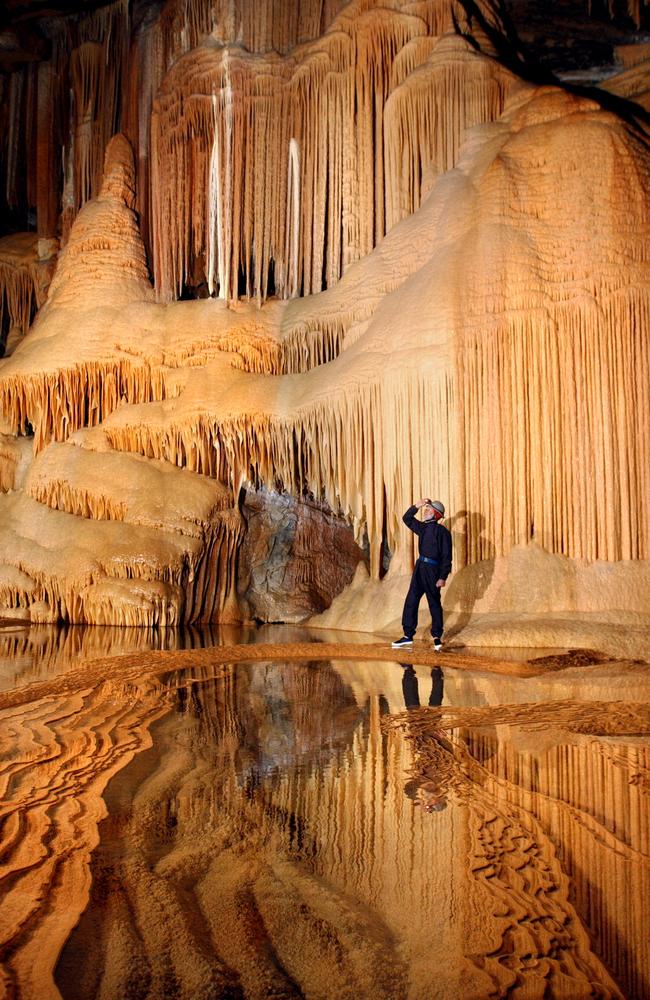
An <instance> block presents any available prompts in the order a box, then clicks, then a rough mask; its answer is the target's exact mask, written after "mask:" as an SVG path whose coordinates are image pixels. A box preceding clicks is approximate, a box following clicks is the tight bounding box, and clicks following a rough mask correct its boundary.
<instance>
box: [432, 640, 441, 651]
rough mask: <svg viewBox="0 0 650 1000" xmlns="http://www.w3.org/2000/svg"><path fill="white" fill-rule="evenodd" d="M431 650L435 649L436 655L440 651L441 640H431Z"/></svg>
mask: <svg viewBox="0 0 650 1000" xmlns="http://www.w3.org/2000/svg"><path fill="white" fill-rule="evenodd" d="M433 648H434V649H435V651H436V653H439V652H440V650H441V649H442V639H438V638H435V639H434V640H433Z"/></svg>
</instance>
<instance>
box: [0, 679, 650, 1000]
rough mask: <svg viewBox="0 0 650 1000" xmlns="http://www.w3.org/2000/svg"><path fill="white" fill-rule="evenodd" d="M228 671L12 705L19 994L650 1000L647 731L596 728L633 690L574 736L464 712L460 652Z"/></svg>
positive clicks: (553, 713) (8, 922) (9, 835)
mask: <svg viewBox="0 0 650 1000" xmlns="http://www.w3.org/2000/svg"><path fill="white" fill-rule="evenodd" d="M217 673H218V676H215V671H211V670H210V669H207V668H205V667H198V666H197V667H196V669H194V670H178V671H174V672H171V673H169V674H168V675H166V676H158V677H153V678H152V677H148V678H147V679H146V680H144V679H143V681H142V683H141V684H140V685H133V684H131V685H119V684H116V683H110V684H109V683H105V684H103V685H99V686H98V687H96V688H93V689H92V690H87V691H85V692H80V693H79V695H77V696H72V695H67V696H64V695H60V696H51V697H49V698H48V699H43V700H42V701H38V702H34V703H32V704H31V705H28V706H26V707H24V708H22V709H21V710H20V712H19V713H17V714H16V715H15V716H13V717H11V719H10V720H9V725H10V726H11V727H12V728H11V733H10V744H9V745H10V747H11V750H10V754H9V756H8V763H7V765H6V767H5V771H4V772H3V774H4V776H5V779H6V782H7V792H8V794H7V795H6V796H4V801H5V802H6V803H9V804H11V802H12V800H13V802H14V803H15V806H14V808H13V812H12V811H11V809H10V808H7V809H6V811H5V820H4V826H3V828H2V836H3V845H4V855H3V858H4V862H5V869H4V874H5V876H6V877H5V882H4V886H6V890H7V891H6V904H7V905H6V906H3V920H4V927H3V934H4V937H3V940H4V943H5V947H4V954H5V955H6V957H7V962H6V964H5V966H4V969H5V971H4V973H3V975H4V977H5V978H4V980H3V984H4V985H5V986H6V987H7V992H8V993H9V995H11V994H12V991H14V993H22V995H25V996H29V995H31V996H39V998H40V997H47V996H51V995H55V994H54V992H53V984H52V982H51V979H50V978H49V977H50V976H51V975H52V974H54V975H55V979H56V984H57V987H58V989H59V990H60V992H61V994H62V995H63V997H65V998H82V997H83V998H87V997H95V996H96V997H102V998H105V1000H113V998H114V1000H118V998H119V1000H121V998H123V997H133V998H140V997H142V998H144V997H149V998H154V997H156V998H157V997H187V998H194V997H231V998H234V997H246V998H249V997H254V998H262V997H271V996H272V997H283V998H284V997H299V996H305V995H306V996H320V997H337V998H338V997H341V998H348V997H349V998H357V997H362V998H365V997H369V998H370V997H372V998H373V1000H374V998H386V1000H395V998H400V1000H401V998H409V1000H411V998H412V1000H431V998H436V997H441V998H442V997H445V998H447V997H448V998H452V997H453V998H459V1000H463V998H465V997H467V998H469V997H481V998H482V997H500V996H506V995H508V996H510V995H512V996H521V997H523V996H526V997H533V998H535V997H539V998H541V997H546V996H552V997H566V998H570V1000H573V998H577V997H620V996H622V995H625V996H626V997H637V996H638V997H641V996H644V995H647V994H648V974H649V971H650V956H649V954H648V940H647V938H648V936H647V933H646V931H645V926H644V914H643V911H642V906H643V900H644V899H645V898H647V893H648V891H650V866H649V860H648V853H649V843H648V842H649V834H650V821H649V815H648V807H647V802H648V795H649V793H650V780H649V775H650V752H649V749H648V741H647V739H645V738H640V737H638V738H635V737H629V736H626V737H620V736H619V737H608V738H603V737H601V736H598V735H596V734H597V733H598V732H600V731H602V729H601V728H599V726H600V724H601V723H602V720H603V719H604V718H605V714H604V713H606V717H607V721H608V724H609V725H611V724H612V720H614V722H616V719H619V721H620V727H621V731H622V732H629V731H630V728H629V727H630V724H631V723H630V720H631V719H632V713H631V712H630V711H628V707H629V706H626V704H625V703H621V704H620V705H619V706H615V705H613V704H609V705H607V706H605V707H604V708H599V707H598V706H592V712H591V715H590V716H589V718H590V720H591V722H590V725H591V728H589V729H584V731H583V732H581V733H572V732H570V731H569V726H570V723H571V721H572V719H574V718H575V713H574V714H573V715H572V712H573V709H572V708H571V703H569V702H566V701H565V702H560V701H556V702H554V703H552V704H550V705H548V706H543V705H542V706H533V708H534V709H535V710H536V711H537V710H538V709H542V710H544V711H545V712H546V715H544V716H542V715H541V714H539V715H538V716H535V715H534V713H532V714H531V706H530V705H528V706H526V705H522V706H520V707H519V706H511V708H510V709H507V708H505V707H504V706H499V707H498V708H495V709H490V708H489V707H488V708H463V707H462V705H461V706H460V707H459V704H458V698H457V695H458V692H459V690H462V686H461V685H458V684H457V683H456V680H455V678H454V671H453V670H451V669H449V670H447V669H446V670H445V674H446V676H445V677H444V678H443V675H442V671H440V670H438V669H437V668H434V670H433V671H429V670H426V669H423V668H418V672H416V670H415V669H414V668H413V667H411V666H409V665H404V666H400V665H397V664H395V665H386V664H372V663H370V664H364V665H360V664H358V663H357V664H350V663H327V662H311V663H281V664H279V663H255V664H252V663H249V664H237V666H236V667H226V668H222V667H219V670H218V672H217ZM468 676H470V675H464V678H463V680H464V682H465V683H467V678H468ZM474 683H475V687H476V691H475V692H474V693H473V695H472V701H473V702H479V703H480V702H482V703H483V705H485V704H486V703H487V702H494V690H493V686H494V684H495V683H496V681H495V679H494V678H485V677H483V676H482V675H475V676H474ZM529 683H530V684H531V688H530V691H531V697H530V701H533V700H534V692H535V690H536V688H533V687H532V684H537V682H536V681H531V682H529ZM639 683H641V682H639ZM490 685H492V688H490ZM486 692H487V693H486ZM443 695H444V698H443ZM427 698H428V705H429V707H423V708H420V707H419V705H420V701H421V700H422V701H425V700H426V699H427ZM443 700H444V701H445V703H446V704H445V706H443V705H442V703H443ZM567 706H569V707H567ZM405 707H406V709H407V711H404V708H405ZM490 711H493V712H494V720H498V721H492V722H491V721H490V717H489V712H490ZM450 712H455V713H456V715H455V716H454V722H453V725H451V726H450V724H449V721H448V719H447V718H446V713H447V714H449V713H450ZM599 712H600V715H599V714H598V713H599ZM394 713H401V714H399V715H397V714H394ZM477 713H482V714H480V718H479V715H477ZM486 713H487V714H486ZM542 717H543V718H544V719H545V720H546V722H545V725H544V728H543V729H542V728H539V722H538V723H535V721H534V720H535V718H542ZM504 718H507V722H506V723H504V722H503V719H504ZM634 718H638V713H637V715H635V716H634ZM473 719H476V720H478V724H479V726H480V728H476V726H475V725H474V724H473ZM549 719H551V720H552V723H551V724H549V723H548V720H549ZM536 725H537V728H535V726H536ZM626 726H627V729H626ZM410 782H415V785H414V786H412V787H413V788H414V790H415V795H414V797H411V795H410V793H409V786H410ZM107 783H108V784H107ZM405 792H406V794H405ZM436 796H437V800H436V801H435V802H433V800H434V799H436ZM442 799H444V806H443V807H441V808H431V809H428V808H427V805H430V804H432V802H433V805H434V806H436V805H437V804H438V802H440V801H441V800H442ZM416 802H420V803H421V804H420V805H419V806H417V805H416ZM422 806H424V808H423V807H422ZM91 850H92V857H91V855H90V852H91ZM43 901H46V902H45V905H44V902H43ZM12 921H13V923H12ZM75 925H76V926H75ZM48 983H49V984H50V985H49V986H48ZM617 984H618V985H617Z"/></svg>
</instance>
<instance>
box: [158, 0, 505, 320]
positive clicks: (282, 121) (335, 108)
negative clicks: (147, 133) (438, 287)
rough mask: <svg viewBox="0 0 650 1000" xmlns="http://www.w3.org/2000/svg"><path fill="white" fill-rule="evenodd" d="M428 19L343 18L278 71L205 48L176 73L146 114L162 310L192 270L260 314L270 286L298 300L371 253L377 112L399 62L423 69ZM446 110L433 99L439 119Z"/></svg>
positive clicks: (379, 207) (379, 153)
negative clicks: (203, 267) (200, 266)
mask: <svg viewBox="0 0 650 1000" xmlns="http://www.w3.org/2000/svg"><path fill="white" fill-rule="evenodd" d="M428 6H430V7H432V8H434V7H435V8H436V9H437V8H438V7H439V6H440V5H435V4H429V5H419V6H418V10H419V12H420V13H419V14H418V16H414V15H413V14H411V13H410V12H409V13H404V12H403V11H400V10H392V11H389V10H384V9H372V10H364V9H363V7H361V8H360V9H359V10H358V11H357V10H356V6H355V11H354V12H351V11H348V10H347V9H346V11H345V12H344V14H342V15H341V16H340V17H339V18H338V19H337V20H336V22H335V24H334V25H333V27H332V29H331V30H330V31H329V32H327V33H325V35H324V36H323V37H322V38H320V39H319V40H318V41H316V42H312V43H310V44H309V45H306V46H305V47H304V48H303V49H300V50H296V51H295V52H294V53H292V54H291V55H290V56H287V57H285V58H280V57H278V56H276V55H268V56H264V57H259V56H257V57H256V56H253V55H250V54H249V53H246V52H245V51H244V50H242V49H240V48H235V47H232V46H230V47H229V46H222V47H216V46H215V45H214V44H211V45H210V46H207V45H204V46H199V47H198V48H196V49H194V50H193V51H192V52H191V53H189V54H188V55H187V56H185V57H184V58H182V59H180V60H179V61H178V62H177V63H176V64H175V65H174V66H173V68H172V69H171V70H170V72H169V73H168V75H167V77H166V79H165V81H164V83H163V85H162V87H161V90H160V91H159V93H158V96H157V97H156V100H155V102H154V108H153V112H152V139H151V142H152V148H151V156H152V176H151V190H152V216H153V219H152V222H153V248H152V249H153V270H154V274H155V278H156V285H157V289H158V292H159V295H160V297H161V298H162V299H163V300H169V299H170V298H174V297H177V296H179V295H180V293H181V292H182V290H183V287H184V284H185V282H186V281H187V279H188V276H189V275H190V273H191V272H192V269H193V266H194V265H193V262H194V261H195V260H197V259H200V258H201V257H205V258H207V270H208V272H209V273H208V274H207V275H206V277H207V280H208V285H209V287H211V288H215V287H216V284H217V282H216V281H215V274H216V272H217V271H218V270H219V267H220V266H221V265H220V264H219V267H217V264H216V262H215V254H217V255H218V256H219V261H221V254H222V253H223V260H224V265H223V269H224V276H223V278H222V280H220V281H219V282H218V284H219V294H220V295H222V296H223V297H225V298H226V299H228V300H233V299H236V298H237V297H238V288H237V276H238V274H239V271H240V269H241V270H242V271H243V273H244V277H245V281H246V289H247V295H248V297H250V298H253V299H255V300H257V301H258V302H261V301H263V300H264V299H265V298H266V297H267V295H268V287H269V275H270V273H271V272H272V273H273V275H274V290H275V293H276V294H277V295H279V296H280V297H293V296H295V295H297V294H300V293H302V294H309V293H311V292H314V291H318V290H320V289H321V287H323V284H325V285H326V286H330V285H332V284H334V283H335V282H336V281H338V279H339V278H340V276H341V274H342V273H343V272H344V271H345V269H346V268H347V267H348V266H349V264H350V263H351V262H352V261H354V260H356V259H358V258H359V257H361V256H364V255H365V254H367V253H369V252H370V250H372V248H373V247H374V246H375V245H376V243H377V242H378V241H379V240H380V239H381V238H382V236H383V235H384V232H385V227H386V223H385V209H384V205H385V187H386V181H385V176H384V173H385V167H384V159H385V157H384V135H383V128H384V124H383V123H384V105H385V103H386V101H387V99H388V97H389V93H390V89H391V86H393V85H394V79H395V78H397V79H399V78H400V77H401V76H402V75H403V74H404V73H405V71H406V68H407V67H408V66H409V61H410V64H416V63H417V62H418V61H419V60H421V59H423V58H425V57H426V52H427V51H428V49H429V47H430V46H429V43H428V42H427V43H426V44H424V43H423V44H420V45H419V46H418V45H417V44H416V42H417V41H418V40H420V39H427V38H428V34H427V33H428V31H429V30H430V29H429V23H428V22H430V21H431V18H428V19H425V18H424V16H423V9H424V7H427V9H428ZM420 8H422V10H421V9H420ZM445 9H447V8H446V7H445ZM420 15H422V16H420ZM407 48H408V49H409V56H408V60H406V61H405V60H402V63H401V69H400V70H399V71H398V72H397V71H394V69H393V67H394V65H395V64H396V61H397V60H398V58H399V57H400V54H401V53H402V52H403V51H404V50H405V49H407ZM439 59H440V61H443V56H442V54H441V55H440V56H439ZM475 59H476V61H477V62H478V61H479V57H475ZM396 73H397V75H396ZM461 75H462V69H461V70H459V72H458V77H459V78H460V77H461ZM485 75H486V76H487V77H489V72H486V73H485ZM486 87H488V88H489V82H486ZM181 95H183V100H182V103H181ZM452 96H454V95H451V94H449V95H448V94H447V93H446V92H445V93H444V94H443V95H442V96H441V97H440V101H441V104H442V105H443V106H444V107H445V109H446V108H447V106H448V103H449V101H450V100H451V99H452ZM468 101H469V104H470V105H471V103H472V98H469V99H468ZM477 102H480V96H479V97H477V98H475V99H474V103H475V104H476V103H477ZM483 105H484V106H485V107H483ZM483 105H482V106H481V109H480V111H477V112H476V114H477V115H478V117H479V119H480V120H483V119H484V117H486V116H487V115H488V110H487V108H488V107H489V108H491V109H493V111H494V114H498V113H499V111H500V108H501V105H500V103H499V102H498V101H495V100H494V99H491V98H490V96H486V97H485V98H484V100H483ZM470 117H471V116H469V115H468V121H469V118H470ZM469 123H471V121H469ZM457 131H458V129H457ZM421 133H422V134H421ZM421 138H422V140H423V141H425V142H428V143H429V144H431V141H432V137H431V135H429V134H428V133H426V134H425V133H424V130H423V129H420V131H418V132H416V135H415V138H414V140H413V143H412V146H411V147H409V150H410V155H411V157H412V158H414V159H415V160H417V161H418V162H419V160H420V159H423V160H427V158H430V156H431V154H430V153H429V152H428V151H427V150H426V149H423V150H421V149H420V146H419V141H420V139H421ZM457 145H458V137H455V141H454V142H453V143H452V146H451V148H452V149H453V150H455V149H456V148H457ZM298 149H299V150H300V156H299V157H298V156H297V152H298ZM287 150H289V164H290V169H289V170H288V171H287V170H286V169H285V164H286V157H287ZM449 159H450V156H448V157H447V165H448V161H449ZM231 179H232V180H231ZM204 192H208V195H207V197H206V196H205V194H204ZM286 206H289V211H287V210H286ZM229 212H231V213H233V214H232V218H229V216H228V213H229ZM296 220H298V221H296ZM296 244H297V245H298V253H297V254H295V247H296ZM294 255H295V256H296V259H295V260H294V259H292V258H293V256H294ZM224 284H225V288H223V287H222V286H223V285H224Z"/></svg>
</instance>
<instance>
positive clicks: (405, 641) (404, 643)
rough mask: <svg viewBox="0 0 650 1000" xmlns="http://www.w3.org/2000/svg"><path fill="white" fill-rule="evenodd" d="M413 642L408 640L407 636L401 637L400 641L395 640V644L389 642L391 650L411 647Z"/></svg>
mask: <svg viewBox="0 0 650 1000" xmlns="http://www.w3.org/2000/svg"><path fill="white" fill-rule="evenodd" d="M412 645H413V640H412V639H409V637H408V636H407V635H403V636H402V638H401V639H396V640H395V642H391V646H392V647H393V649H399V648H400V646H412Z"/></svg>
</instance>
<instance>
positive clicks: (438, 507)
mask: <svg viewBox="0 0 650 1000" xmlns="http://www.w3.org/2000/svg"><path fill="white" fill-rule="evenodd" d="M431 506H432V507H433V509H434V510H437V511H438V513H439V514H440V516H441V517H444V516H445V505H444V503H442V502H441V501H440V500H432V501H431Z"/></svg>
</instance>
